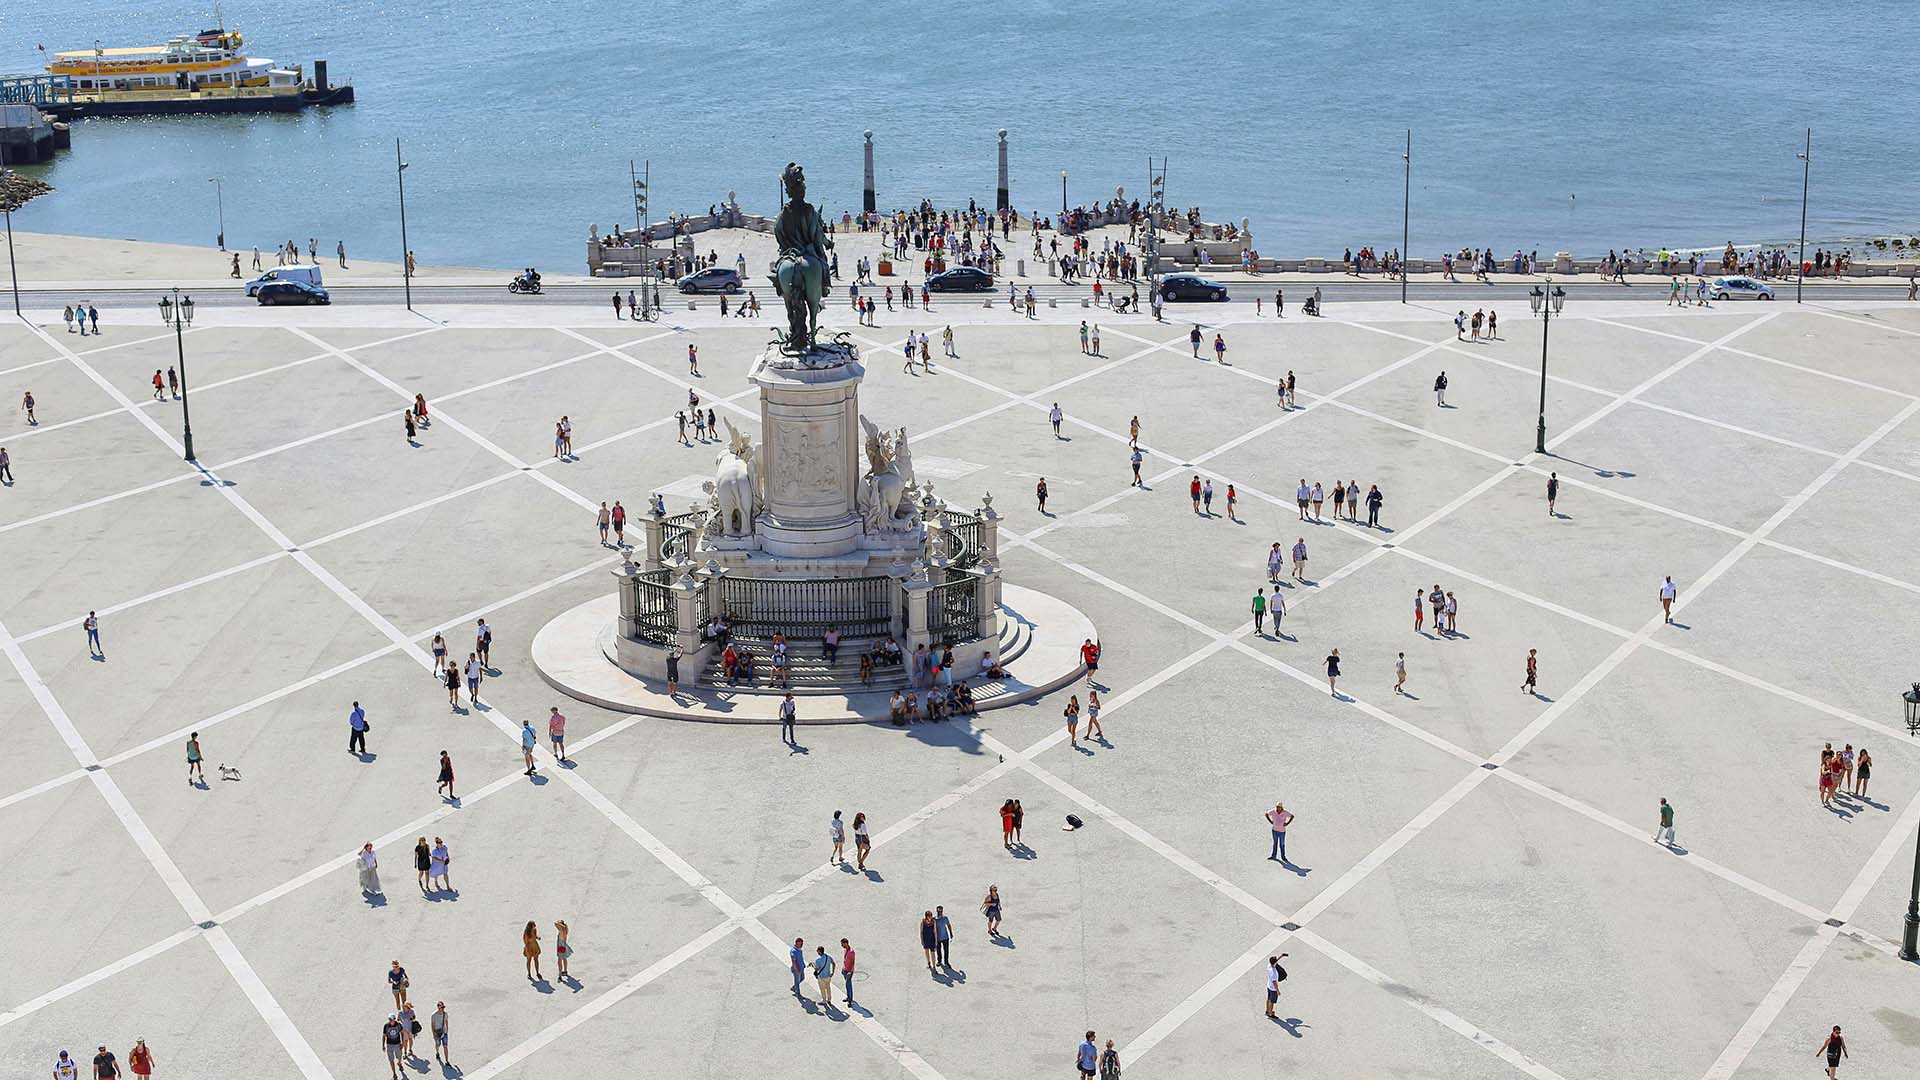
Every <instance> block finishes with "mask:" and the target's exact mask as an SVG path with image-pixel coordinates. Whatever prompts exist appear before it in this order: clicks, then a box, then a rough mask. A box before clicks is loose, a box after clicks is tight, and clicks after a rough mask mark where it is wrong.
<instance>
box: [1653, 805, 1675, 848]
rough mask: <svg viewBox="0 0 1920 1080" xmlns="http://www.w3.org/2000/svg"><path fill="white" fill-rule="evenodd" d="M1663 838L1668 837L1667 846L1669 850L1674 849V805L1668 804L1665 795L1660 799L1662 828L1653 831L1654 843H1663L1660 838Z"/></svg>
mask: <svg viewBox="0 0 1920 1080" xmlns="http://www.w3.org/2000/svg"><path fill="white" fill-rule="evenodd" d="M1662 836H1665V837H1666V841H1665V843H1666V846H1667V847H1669V848H1670V847H1672V846H1673V843H1674V841H1673V804H1672V803H1670V802H1668V801H1667V799H1666V796H1664V795H1662V796H1661V797H1660V827H1659V828H1657V829H1655V830H1653V842H1654V843H1656V844H1658V843H1661V840H1660V838H1661V837H1662Z"/></svg>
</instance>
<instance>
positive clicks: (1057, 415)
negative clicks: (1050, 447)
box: [1047, 401, 1067, 439]
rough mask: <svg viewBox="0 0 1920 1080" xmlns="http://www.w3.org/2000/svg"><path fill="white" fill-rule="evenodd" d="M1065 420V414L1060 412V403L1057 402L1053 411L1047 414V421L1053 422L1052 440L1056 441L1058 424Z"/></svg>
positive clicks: (1058, 435)
mask: <svg viewBox="0 0 1920 1080" xmlns="http://www.w3.org/2000/svg"><path fill="white" fill-rule="evenodd" d="M1066 418H1067V414H1066V413H1063V412H1061V411H1060V403H1059V402H1057V401H1056V402H1054V403H1053V409H1052V410H1051V411H1049V412H1048V413H1047V419H1048V420H1051V421H1052V422H1053V437H1054V438H1056V439H1057V438H1059V437H1060V424H1061V422H1062V421H1064V420H1065V419H1066Z"/></svg>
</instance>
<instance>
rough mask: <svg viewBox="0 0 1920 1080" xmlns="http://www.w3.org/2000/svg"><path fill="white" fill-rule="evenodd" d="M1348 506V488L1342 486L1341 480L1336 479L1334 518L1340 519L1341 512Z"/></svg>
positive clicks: (1334, 485) (1334, 484)
mask: <svg viewBox="0 0 1920 1080" xmlns="http://www.w3.org/2000/svg"><path fill="white" fill-rule="evenodd" d="M1346 508H1347V489H1346V488H1343V487H1341V486H1340V481H1338V480H1335V481H1334V482H1333V520H1335V521H1339V520H1340V512H1341V511H1343V510H1345V509H1346Z"/></svg>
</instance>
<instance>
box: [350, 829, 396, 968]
mask: <svg viewBox="0 0 1920 1080" xmlns="http://www.w3.org/2000/svg"><path fill="white" fill-rule="evenodd" d="M355 865H356V866H357V867H358V868H359V869H358V873H359V876H360V892H361V894H362V895H365V896H379V895H381V889H380V857H379V856H378V855H375V854H374V853H373V843H372V841H368V842H367V843H365V844H362V845H360V856H359V858H358V859H356V860H355ZM394 963H395V964H398V963H399V961H398V960H395V961H394ZM401 974H402V975H405V974H406V973H405V972H404V971H403V972H401Z"/></svg>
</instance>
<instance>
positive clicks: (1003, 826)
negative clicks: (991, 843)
mask: <svg viewBox="0 0 1920 1080" xmlns="http://www.w3.org/2000/svg"><path fill="white" fill-rule="evenodd" d="M1000 846H1001V847H1002V848H1005V849H1006V850H1008V851H1012V850H1013V800H1012V799H1008V800H1006V801H1005V802H1003V803H1001V804H1000Z"/></svg>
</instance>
